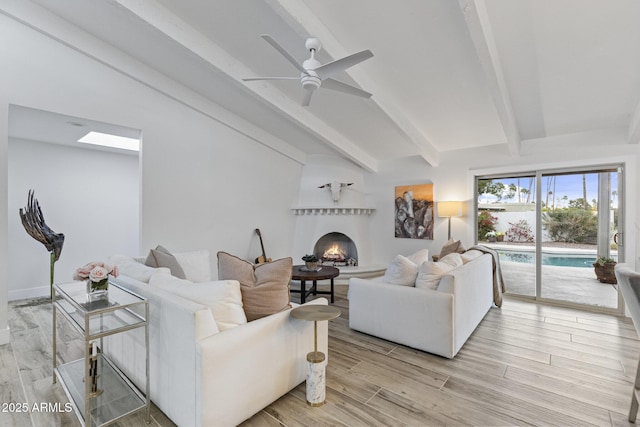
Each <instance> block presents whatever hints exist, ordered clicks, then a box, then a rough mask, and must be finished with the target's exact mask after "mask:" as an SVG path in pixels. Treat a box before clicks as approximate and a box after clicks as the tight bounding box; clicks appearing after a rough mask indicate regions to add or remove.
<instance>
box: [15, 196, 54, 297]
mask: <svg viewBox="0 0 640 427" xmlns="http://www.w3.org/2000/svg"><path fill="white" fill-rule="evenodd" d="M20 220H21V221H22V225H23V226H24V229H25V230H26V231H27V233H28V234H29V236H31V237H33V238H34V239H36V240H37V241H38V242H40V243H42V244H43V245H44V246H45V248H47V250H48V251H49V252H50V254H51V263H50V267H51V271H50V275H49V287H50V292H51V300H52V301H53V272H54V264H55V262H56V261H58V258H60V253H61V252H62V245H63V244H64V234H62V233H56V232H54V231H53V230H52V229H51V228H49V226H48V225H47V224H46V223H45V222H44V215H42V209H40V204H39V203H38V199H36V198H34V197H33V190H29V196H28V199H27V207H25V208H24V210H23V209H20Z"/></svg>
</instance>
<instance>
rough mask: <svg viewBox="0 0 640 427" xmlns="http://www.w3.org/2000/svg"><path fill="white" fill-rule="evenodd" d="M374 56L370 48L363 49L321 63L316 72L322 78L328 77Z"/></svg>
mask: <svg viewBox="0 0 640 427" xmlns="http://www.w3.org/2000/svg"><path fill="white" fill-rule="evenodd" d="M372 56H373V53H371V51H370V50H363V51H362V52H358V53H354V54H353V55H349V56H345V57H344V58H342V59H337V60H335V61H333V62H329V63H327V64H324V65H321V66H319V67H318V68H316V69H315V70H313V71H315V72H316V74H318V77H320V78H321V79H322V80H324V79H328V78H329V77H333V76H334V75H336V74H338V73H340V72H342V71H344V70H346V69H347V68H349V67H353V66H354V65H356V64H359V63H361V62H362V61H364V60H367V59H369V58H371V57H372Z"/></svg>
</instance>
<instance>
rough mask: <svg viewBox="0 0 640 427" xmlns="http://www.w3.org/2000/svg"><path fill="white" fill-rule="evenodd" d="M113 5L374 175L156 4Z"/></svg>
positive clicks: (325, 131) (121, 0)
mask: <svg viewBox="0 0 640 427" xmlns="http://www.w3.org/2000/svg"><path fill="white" fill-rule="evenodd" d="M115 1H116V3H118V4H119V5H120V6H122V7H124V8H125V9H127V10H128V11H130V12H131V13H133V14H134V15H136V16H137V17H138V18H139V19H141V20H143V21H144V22H146V23H147V24H149V25H151V26H152V27H154V28H155V29H157V30H158V31H160V32H161V33H163V34H164V35H165V36H167V37H169V38H170V39H171V40H173V41H175V42H176V43H178V44H179V45H181V46H182V47H184V48H185V49H187V50H189V51H191V52H192V53H193V54H195V55H197V56H198V57H199V58H201V59H202V60H204V61H205V62H207V63H208V64H210V65H211V66H213V67H215V68H216V69H217V70H219V71H220V72H222V73H223V74H225V75H226V76H227V77H229V78H230V79H232V80H234V81H235V82H237V84H238V87H239V88H242V89H244V90H247V91H248V92H251V93H253V94H254V95H257V96H258V97H260V98H262V99H263V100H264V101H266V102H267V104H268V105H270V106H271V108H274V109H275V110H276V111H278V112H279V113H280V114H283V115H285V116H287V117H288V118H289V119H290V120H292V121H293V122H295V123H296V124H297V125H298V126H300V127H302V128H303V129H305V130H306V131H307V132H310V133H311V134H312V135H314V136H315V137H317V138H318V139H319V140H321V141H322V142H324V143H325V144H327V145H328V146H330V147H331V148H333V149H334V150H336V151H338V152H339V153H340V154H342V155H343V156H345V157H347V158H348V159H350V160H351V161H352V162H354V163H356V164H357V165H359V166H361V167H362V168H364V169H366V170H367V171H369V172H376V171H377V169H378V162H377V160H376V159H375V158H374V157H373V156H371V155H370V154H369V153H367V152H365V151H363V150H362V149H360V148H359V147H358V146H357V145H356V144H354V143H353V142H352V141H350V140H349V139H348V138H347V137H345V136H344V135H342V134H341V133H340V132H338V131H336V130H335V129H334V128H332V127H330V126H328V125H327V124H326V123H325V122H324V121H322V120H320V119H319V118H318V117H316V116H315V115H314V114H313V113H311V112H310V111H309V110H308V109H306V108H304V107H301V106H300V105H299V104H298V103H297V102H294V101H293V100H292V99H291V98H289V97H288V96H286V95H285V94H284V93H283V92H282V91H280V90H278V89H277V88H276V87H275V86H273V85H272V84H271V83H268V82H262V84H259V85H256V84H252V85H246V84H244V83H243V82H242V81H241V80H240V77H241V76H250V75H252V74H253V71H252V70H251V69H249V68H248V67H246V66H245V65H244V64H243V63H242V62H240V61H238V60H237V59H235V58H234V57H233V56H231V55H230V54H228V53H227V52H226V51H225V50H224V49H222V48H221V47H220V46H218V45H217V44H216V43H214V42H213V41H211V40H210V39H208V38H206V37H205V36H203V35H202V34H201V33H200V32H198V31H196V30H195V29H194V28H193V27H191V26H190V25H188V24H187V23H186V22H184V21H183V20H181V19H180V18H179V17H177V16H176V15H175V14H173V13H172V12H171V11H170V10H168V9H167V8H165V7H164V6H162V5H161V4H159V3H158V2H156V1H155V0H115Z"/></svg>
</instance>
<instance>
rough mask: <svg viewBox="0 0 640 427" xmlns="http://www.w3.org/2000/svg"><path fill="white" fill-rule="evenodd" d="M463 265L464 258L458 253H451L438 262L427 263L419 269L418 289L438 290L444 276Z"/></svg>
mask: <svg viewBox="0 0 640 427" xmlns="http://www.w3.org/2000/svg"><path fill="white" fill-rule="evenodd" d="M461 265H462V257H461V256H460V254H458V253H455V252H454V253H451V254H449V255H446V256H445V257H444V258H442V259H440V260H439V261H438V262H433V261H426V262H423V263H422V265H420V267H419V268H418V275H417V277H416V288H420V289H433V290H436V289H438V285H439V284H440V279H442V276H444V275H445V274H447V273H448V272H450V271H451V270H453V269H454V268H456V267H459V266H461Z"/></svg>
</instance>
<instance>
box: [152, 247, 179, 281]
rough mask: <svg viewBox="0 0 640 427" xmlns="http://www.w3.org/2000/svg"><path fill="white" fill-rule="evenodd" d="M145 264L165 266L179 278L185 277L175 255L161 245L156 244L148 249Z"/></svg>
mask: <svg viewBox="0 0 640 427" xmlns="http://www.w3.org/2000/svg"><path fill="white" fill-rule="evenodd" d="M144 263H145V265H148V266H149V267H167V268H168V269H169V270H171V275H172V276H175V277H177V278H179V279H186V276H185V274H184V270H183V269H182V267H181V266H180V263H179V262H178V260H177V259H176V257H175V256H174V255H173V254H172V253H171V252H169V251H168V250H167V249H166V248H164V247H163V246H160V245H158V246H157V247H156V248H155V249H151V250H150V251H149V255H148V256H147V259H146V261H145V262H144Z"/></svg>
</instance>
